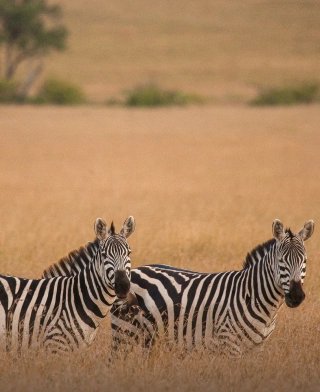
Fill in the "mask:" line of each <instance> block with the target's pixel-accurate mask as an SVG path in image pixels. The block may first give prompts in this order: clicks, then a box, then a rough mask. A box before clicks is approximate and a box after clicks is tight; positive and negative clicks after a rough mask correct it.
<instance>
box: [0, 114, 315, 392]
mask: <svg viewBox="0 0 320 392" xmlns="http://www.w3.org/2000/svg"><path fill="white" fill-rule="evenodd" d="M319 123H320V111H319V108H318V107H317V106H308V107H306V106H301V107H297V108H294V109H292V108H273V109H270V108H264V109H261V108H240V107H239V108H237V107H223V106H221V107H203V108H190V109H182V108H172V109H154V110H136V109H132V110H128V109H127V110H125V109H116V108H114V109H103V108H88V107H84V108H60V109H58V108H54V107H48V108H42V109H39V108H32V107H27V106H24V107H13V106H12V107H10V106H7V107H0V139H1V144H0V167H1V171H0V221H1V231H0V270H1V273H8V274H13V275H18V276H24V277H29V278H37V277H39V276H40V275H41V273H42V270H43V269H44V268H45V267H46V266H48V265H49V264H51V263H52V262H55V261H57V260H58V259H59V258H60V257H62V256H64V255H66V253H67V252H68V251H70V250H72V249H75V248H77V247H79V246H80V245H83V244H84V243H85V242H86V241H89V240H91V239H93V236H94V232H93V222H94V220H95V219H96V218H97V217H98V216H101V217H103V218H104V219H106V220H107V222H109V223H110V222H111V220H114V222H115V225H116V228H120V225H121V224H122V222H123V221H124V220H125V218H126V217H127V216H129V215H131V214H132V215H133V216H134V217H135V219H136V221H137V227H136V232H135V233H134V235H133V236H132V237H130V239H129V242H130V245H131V248H132V250H133V253H132V261H133V266H138V265H142V264H146V263H153V262H154V263H156V262H161V263H168V264H173V265H177V266H182V267H186V268H192V269H196V270H201V271H222V270H228V269H239V268H241V262H242V260H243V258H244V257H245V254H246V252H247V251H249V250H250V249H252V247H254V246H255V245H257V244H258V243H261V242H263V241H265V240H267V239H269V238H270V237H271V223H272V221H273V220H274V218H279V219H281V220H282V221H283V222H284V224H285V225H290V226H291V228H292V230H294V231H297V230H298V229H299V228H300V227H301V226H302V225H303V223H304V222H306V221H307V220H308V219H314V220H315V223H316V231H315V234H314V236H313V238H312V239H311V240H310V242H308V243H307V244H306V247H307V250H308V256H309V262H308V268H307V277H306V280H305V291H306V295H307V297H306V300H305V302H304V303H303V304H302V305H301V307H299V308H297V309H288V308H285V307H284V308H283V309H282V310H281V313H280V315H279V317H278V324H277V328H276V331H275V333H274V334H273V335H272V337H271V338H270V340H269V342H268V343H267V344H266V345H265V349H264V351H263V352H252V353H250V354H249V355H248V356H246V357H244V358H242V359H239V360H228V359H225V358H220V357H217V356H215V355H213V354H210V353H208V352H201V350H200V352H197V351H194V352H192V353H190V354H189V355H187V356H186V357H184V358H181V357H180V356H179V352H178V351H177V350H175V349H174V350H173V351H171V352H169V351H168V349H166V348H165V347H164V345H163V344H159V345H158V346H157V347H156V349H155V351H154V352H153V353H152V354H151V355H150V356H149V357H147V356H145V355H142V354H141V353H140V352H139V349H137V350H136V351H135V352H134V353H132V354H131V355H130V356H129V357H128V358H127V359H126V360H124V358H120V360H116V361H115V362H114V363H113V364H111V365H108V356H109V326H108V320H105V322H104V325H103V327H102V328H101V330H100V333H99V334H98V338H97V340H96V341H95V342H94V344H93V345H92V347H90V348H89V349H88V350H87V351H85V352H84V353H82V354H77V355H74V356H71V357H68V358H65V359H60V360H57V359H53V358H51V357H46V356H41V355H39V356H34V355H33V354H30V355H27V356H26V357H23V358H20V359H18V360H14V359H10V358H7V357H6V356H5V355H4V354H2V356H1V359H0V383H1V384H0V385H1V390H2V391H17V390H24V391H42V390H47V391H56V390H57V391H58V390H59V391H61V390H68V391H70V392H71V391H87V390H91V391H104V390H107V389H114V390H117V391H136V390H139V391H147V390H150V389H151V390H156V391H165V390H177V391H178V390H180V391H189V390H190V391H191V390H194V389H195V388H197V389H199V390H203V391H212V390H219V391H232V390H237V391H239V392H241V391H248V390H250V391H255V390H259V391H269V390H276V391H300V390H303V391H314V390H317V388H318V381H319V377H320V371H319V369H320V343H319V342H320V328H319V306H320V300H319V285H320V275H319V266H318V260H319V256H320V255H319V253H320V252H319V234H318V229H317V227H318V226H317V225H318V223H319V221H320V210H319V194H320V182H319V172H320V155H319V145H320V133H319Z"/></svg>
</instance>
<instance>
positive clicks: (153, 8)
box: [46, 0, 320, 100]
mask: <svg viewBox="0 0 320 392" xmlns="http://www.w3.org/2000/svg"><path fill="white" fill-rule="evenodd" d="M60 3H61V6H62V7H63V10H64V15H65V20H64V22H65V23H66V25H67V27H68V28H69V30H70V37H69V49H68V50H67V51H66V52H65V53H64V54H62V55H61V54H55V55H52V56H51V57H50V58H49V59H48V62H47V69H46V74H47V75H55V76H58V77H61V78H66V79H69V80H71V81H72V82H75V83H79V84H81V85H82V86H83V87H84V89H85V90H86V92H87V93H88V94H89V96H90V97H91V98H92V99H95V100H102V99H105V98H106V97H108V96H112V95H114V94H115V93H117V92H121V91H122V90H123V89H125V88H131V87H132V86H134V85H136V84H144V83H157V84H159V85H161V86H163V87H166V88H179V89H183V90H186V91H194V92H199V93H203V94H206V95H209V96H215V97H217V98H219V99H222V100H241V99H245V98H248V97H249V96H252V94H254V93H255V91H256V90H257V88H259V87H261V86H265V87H266V86H276V85H280V84H284V83H291V82H293V81H310V80H312V81H314V80H318V81H320V73H319V69H320V2H319V1H318V0H309V1H303V0H300V1H298V0H290V1H272V0H265V1H259V0H242V1H234V0H215V1H212V0H197V1H194V0H179V1H177V0H173V1H169V0H158V1H156V2H152V1H150V0H135V1H130V0H117V1H110V0H91V1H87V0H63V1H62V0H61V1H60Z"/></svg>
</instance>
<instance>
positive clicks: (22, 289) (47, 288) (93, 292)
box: [0, 217, 135, 352]
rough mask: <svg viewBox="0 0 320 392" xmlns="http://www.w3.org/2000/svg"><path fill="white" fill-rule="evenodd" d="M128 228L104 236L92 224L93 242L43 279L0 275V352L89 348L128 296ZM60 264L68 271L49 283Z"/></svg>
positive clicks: (102, 228)
mask: <svg viewBox="0 0 320 392" xmlns="http://www.w3.org/2000/svg"><path fill="white" fill-rule="evenodd" d="M134 227H135V223H134V219H133V218H132V217H129V218H128V219H127V220H126V221H125V223H124V226H123V228H122V230H121V232H120V233H119V234H115V233H112V234H108V232H107V227H106V224H105V222H104V221H103V220H102V219H99V218H98V219H97V220H96V222H95V232H96V235H97V240H96V241H95V242H94V243H89V244H88V245H87V246H86V247H85V248H81V249H80V250H79V251H75V252H71V253H70V257H69V258H67V259H63V260H62V262H61V263H60V264H57V265H55V266H52V267H50V268H49V269H48V271H45V272H44V277H45V278H44V279H39V280H33V279H23V278H18V277H13V276H4V275H0V344H1V346H2V347H3V348H5V349H6V350H8V351H18V352H21V351H22V350H24V349H27V348H39V347H44V348H46V349H48V350H49V351H52V352H61V351H73V350H76V349H81V348H84V347H86V346H87V345H89V344H90V343H91V342H92V340H93V339H94V337H95V334H96V332H97V329H98V327H99V324H100V322H101V320H102V319H103V318H104V317H105V316H106V314H107V313H108V311H109V309H110V307H111V306H112V304H113V302H114V300H115V298H116V296H118V297H120V298H122V297H125V296H127V294H128V292H129V288H130V280H129V279H130V257H129V254H130V248H129V245H128V243H127V240H126V239H127V237H129V235H130V234H131V233H132V232H133V231H134ZM73 258H74V259H73ZM75 260H77V263H75ZM79 261H81V262H79ZM62 264H63V265H64V266H68V267H69V269H68V268H67V269H64V271H65V273H64V275H68V276H58V277H51V278H49V275H50V273H52V271H58V270H59V269H60V267H61V265H62ZM75 264H76V267H75ZM50 271H51V272H50Z"/></svg>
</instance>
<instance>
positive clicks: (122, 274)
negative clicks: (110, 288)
mask: <svg viewBox="0 0 320 392" xmlns="http://www.w3.org/2000/svg"><path fill="white" fill-rule="evenodd" d="M114 280H115V283H114V291H115V293H116V296H117V297H118V298H126V297H127V295H128V293H129V290H130V280H129V279H128V276H127V273H126V271H125V270H118V271H116V272H115V277H114Z"/></svg>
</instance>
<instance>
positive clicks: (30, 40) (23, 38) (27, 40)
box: [0, 0, 67, 96]
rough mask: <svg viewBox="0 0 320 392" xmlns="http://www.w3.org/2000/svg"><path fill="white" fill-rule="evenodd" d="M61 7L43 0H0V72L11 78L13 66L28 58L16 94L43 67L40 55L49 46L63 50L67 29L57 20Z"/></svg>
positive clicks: (27, 87)
mask: <svg viewBox="0 0 320 392" xmlns="http://www.w3.org/2000/svg"><path fill="white" fill-rule="evenodd" d="M60 21H61V9H60V7H59V6H57V5H49V4H48V1H47V0H0V49H1V58H2V64H1V65H2V66H1V74H2V75H1V76H2V78H3V79H5V80H8V81H9V80H13V78H14V77H15V75H16V71H17V68H18V67H19V65H20V64H21V63H22V62H24V61H26V60H27V61H28V62H29V69H28V71H27V72H26V75H25V78H24V81H23V83H22V85H21V89H20V95H21V96H27V95H28V92H29V90H30V87H31V86H32V84H33V83H34V82H35V80H36V79H37V78H38V77H39V75H40V74H41V72H42V70H43V59H44V57H45V55H47V54H48V53H49V52H50V51H52V50H64V49H65V45H66V38H67V29H66V28H65V27H64V26H62V25H61V24H60Z"/></svg>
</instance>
